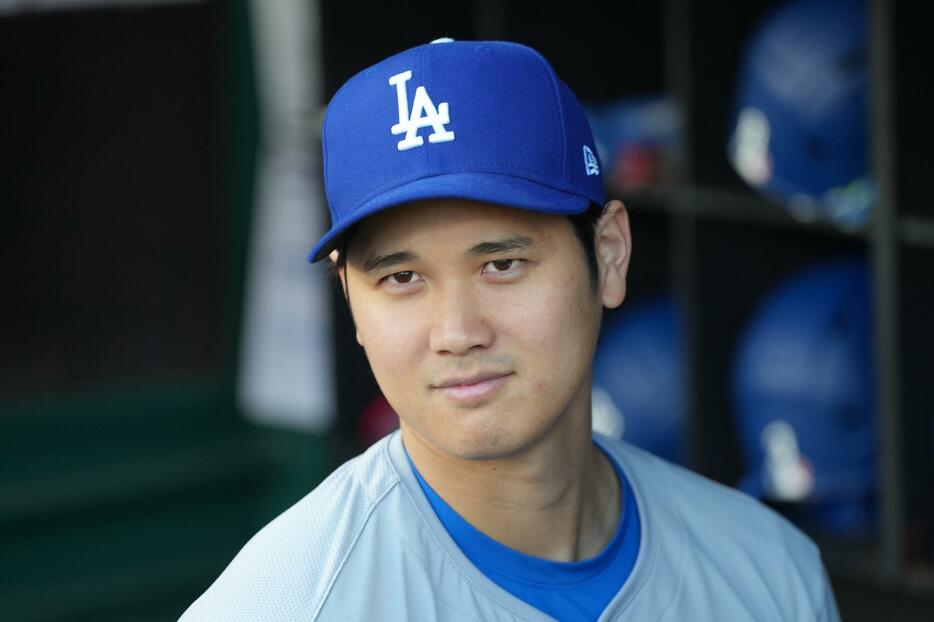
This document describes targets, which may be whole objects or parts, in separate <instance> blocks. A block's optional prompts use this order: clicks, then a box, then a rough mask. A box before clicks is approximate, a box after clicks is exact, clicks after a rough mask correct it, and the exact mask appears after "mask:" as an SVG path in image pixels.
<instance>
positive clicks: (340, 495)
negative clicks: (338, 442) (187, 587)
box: [182, 440, 399, 622]
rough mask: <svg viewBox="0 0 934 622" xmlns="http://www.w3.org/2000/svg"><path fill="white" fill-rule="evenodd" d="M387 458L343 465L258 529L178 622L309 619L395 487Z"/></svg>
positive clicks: (366, 457) (380, 447) (377, 455)
mask: <svg viewBox="0 0 934 622" xmlns="http://www.w3.org/2000/svg"><path fill="white" fill-rule="evenodd" d="M385 452H386V440H384V441H381V442H379V443H377V444H376V445H374V446H373V447H371V448H370V449H368V450H367V451H366V452H365V453H363V454H361V455H360V456H357V457H356V458H353V459H352V460H349V461H348V462H345V463H344V464H343V465H341V466H340V467H339V468H338V469H336V470H335V471H334V472H333V473H331V475H329V476H328V477H327V478H326V479H325V480H324V481H322V482H321V483H320V484H319V485H318V486H317V487H316V488H315V489H314V490H312V491H311V492H310V493H308V494H307V495H306V496H305V497H304V498H302V499H301V500H299V501H298V502H297V503H296V504H295V505H293V506H292V507H290V508H289V509H288V510H286V511H285V512H283V513H282V514H280V515H279V516H278V517H276V518H275V519H274V520H273V521H272V522H270V523H269V524H267V525H266V526H265V527H263V528H262V529H261V530H260V531H259V532H257V533H256V535H254V536H253V537H252V538H251V539H250V540H249V542H247V543H246V544H245V545H244V547H243V548H242V549H241V550H240V552H239V553H238V554H237V556H236V557H235V558H234V559H233V561H231V562H230V564H229V565H228V566H227V568H226V569H225V570H224V572H223V573H222V574H221V575H220V577H218V579H217V580H216V581H215V582H214V584H212V585H211V587H210V588H208V590H207V591H206V592H205V593H204V594H203V595H202V596H201V597H200V598H199V599H198V600H197V601H195V602H194V603H193V604H192V605H191V607H190V608H189V609H188V610H187V611H186V612H185V614H184V615H183V616H182V620H183V621H184V622H193V621H202V620H235V621H244V622H245V621H247V620H250V621H252V620H273V619H283V620H286V619H299V618H301V619H304V618H305V617H308V618H309V619H310V618H311V617H312V616H313V615H314V612H315V610H316V609H317V608H318V607H319V606H320V604H321V603H322V602H323V600H324V598H325V597H326V595H327V591H328V590H329V589H330V586H331V584H332V583H333V581H334V580H335V578H336V577H337V575H338V574H339V573H340V570H341V567H342V565H343V564H344V563H345V562H346V560H347V558H348V556H349V555H350V554H351V553H352V551H353V549H354V547H355V546H356V545H357V543H358V541H359V539H360V536H361V534H362V533H363V531H364V529H365V527H366V525H367V523H368V522H369V521H370V519H371V516H372V515H373V513H374V512H375V511H376V510H377V508H378V507H379V506H380V501H381V500H382V499H383V498H384V497H385V496H386V495H387V494H388V493H390V492H391V491H392V490H393V489H394V488H395V487H396V485H397V484H398V480H399V478H398V474H397V473H396V472H395V470H394V469H393V467H392V464H391V462H390V461H389V460H388V459H387V458H386V456H385Z"/></svg>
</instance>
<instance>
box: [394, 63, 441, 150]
mask: <svg viewBox="0 0 934 622" xmlns="http://www.w3.org/2000/svg"><path fill="white" fill-rule="evenodd" d="M411 79H412V71H411V70H409V71H403V72H402V73H397V74H396V75H394V76H392V77H391V78H389V84H391V85H393V86H395V87H396V99H397V100H398V103H399V122H398V123H396V124H395V125H393V126H392V133H393V135H398V134H402V133H405V138H403V139H402V140H400V141H399V144H398V145H396V147H397V148H398V149H399V151H406V150H407V149H411V148H413V147H421V146H422V145H423V144H425V140H424V139H423V138H422V137H421V136H419V135H418V130H419V129H420V128H423V127H431V128H432V129H433V130H434V131H433V132H432V133H431V134H429V135H428V142H430V143H446V142H450V141H452V140H454V132H452V131H450V130H448V129H447V128H446V127H444V126H445V125H446V124H448V123H450V122H451V118H450V117H449V116H448V103H447V102H441V103H440V104H438V107H437V108H435V103H434V102H433V101H431V97H429V96H428V91H426V90H425V87H424V86H420V87H418V88H417V89H415V98H414V99H413V100H412V114H411V115H409V94H408V91H407V87H406V84H407V83H408V81H409V80H411Z"/></svg>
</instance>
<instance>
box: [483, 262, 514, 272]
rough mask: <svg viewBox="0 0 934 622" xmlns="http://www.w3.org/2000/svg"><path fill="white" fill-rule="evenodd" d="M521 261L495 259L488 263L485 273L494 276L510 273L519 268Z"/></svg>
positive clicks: (484, 267)
mask: <svg viewBox="0 0 934 622" xmlns="http://www.w3.org/2000/svg"><path fill="white" fill-rule="evenodd" d="M521 261H522V260H521V259H495V260H493V261H489V262H487V263H486V264H485V265H484V266H483V271H484V272H491V273H493V274H497V273H503V272H510V271H512V270H515V269H516V268H518V267H519V263H520V262H521Z"/></svg>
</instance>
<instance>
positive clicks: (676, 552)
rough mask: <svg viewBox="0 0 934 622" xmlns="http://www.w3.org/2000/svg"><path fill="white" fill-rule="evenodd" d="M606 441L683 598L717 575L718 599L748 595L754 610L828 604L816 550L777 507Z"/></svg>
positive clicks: (740, 601) (811, 607)
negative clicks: (672, 567)
mask: <svg viewBox="0 0 934 622" xmlns="http://www.w3.org/2000/svg"><path fill="white" fill-rule="evenodd" d="M608 448H610V449H611V451H612V452H613V453H614V454H615V455H617V456H618V457H619V459H620V462H621V463H622V464H623V467H624V470H625V472H626V475H627V477H628V478H631V479H632V482H631V483H632V486H633V488H634V489H637V490H638V494H637V498H639V499H640V500H641V501H642V502H643V505H644V506H645V507H644V508H640V510H643V511H644V512H643V511H640V514H643V513H644V515H645V517H646V520H647V521H648V522H649V525H648V526H647V528H648V529H649V530H651V531H652V532H653V533H654V536H653V537H654V539H656V540H660V541H661V543H660V544H659V547H660V550H661V551H664V554H666V555H668V556H669V558H670V559H672V560H673V561H674V563H675V565H676V566H677V567H678V568H679V573H680V575H681V579H680V580H681V581H683V582H684V583H686V584H687V585H682V586H681V593H682V595H683V596H684V597H685V598H686V599H687V600H688V601H689V600H691V598H690V597H689V593H690V592H691V590H692V589H693V587H698V590H704V591H707V590H708V588H709V587H710V585H711V582H712V581H713V582H715V581H717V580H722V582H723V585H722V586H721V587H720V588H719V589H718V592H719V594H720V598H721V599H722V600H726V599H729V598H735V600H736V603H735V604H736V605H737V607H743V606H746V605H745V604H744V602H743V601H745V600H747V599H751V601H752V602H754V603H755V605H754V606H755V607H756V608H758V609H756V612H757V613H756V615H765V613H763V612H764V611H769V610H771V611H773V612H781V613H782V615H792V616H793V615H796V614H794V613H791V612H789V610H788V608H789V607H796V606H803V607H805V609H806V610H807V611H809V612H810V613H809V614H808V615H811V616H813V615H814V612H815V611H820V610H822V609H824V608H827V607H832V606H833V603H832V602H827V601H828V598H830V599H832V596H829V595H828V594H829V593H828V589H829V588H828V586H827V583H826V576H825V573H824V567H823V563H822V562H821V558H820V551H819V550H818V548H817V546H816V545H815V544H814V543H813V542H812V541H811V539H810V538H809V537H807V536H806V535H805V534H804V533H802V532H801V531H800V530H799V529H798V528H797V527H795V526H794V525H792V524H791V523H790V522H789V521H788V520H786V519H785V518H784V517H782V516H781V515H779V514H778V513H777V512H775V511H773V510H772V509H770V508H768V507H766V506H765V505H763V504H762V503H761V502H759V501H758V500H757V499H754V498H753V497H750V496H749V495H747V494H745V493H743V492H740V491H738V490H736V489H733V488H729V487H727V486H724V485H722V484H719V483H717V482H714V481H712V480H710V479H707V478H705V477H703V476H701V475H699V474H697V473H695V472H693V471H690V470H688V469H685V468H683V467H680V466H678V465H674V464H671V463H669V462H666V461H664V460H662V459H660V458H657V457H655V456H653V455H651V454H648V453H646V452H644V451H642V450H639V449H637V448H635V447H632V446H631V445H627V444H626V443H621V442H612V441H611V442H610V443H609V444H608ZM692 577H698V578H699V579H698V580H697V581H696V583H697V586H692V585H690V584H691V582H692V581H694V579H692ZM705 586H706V587H705ZM731 591H732V592H733V594H732V595H730V594H729V592H731ZM701 597H703V596H702V595H701ZM768 601H772V602H768ZM805 603H806V604H805ZM770 608H771V609H770ZM748 612H749V613H752V610H748ZM831 619H832V618H831Z"/></svg>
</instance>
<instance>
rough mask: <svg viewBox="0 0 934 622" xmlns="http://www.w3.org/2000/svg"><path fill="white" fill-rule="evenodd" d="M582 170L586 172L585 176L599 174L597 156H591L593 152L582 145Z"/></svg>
mask: <svg viewBox="0 0 934 622" xmlns="http://www.w3.org/2000/svg"><path fill="white" fill-rule="evenodd" d="M584 170H586V171H587V175H599V174H600V163H599V162H598V161H597V156H595V155H594V154H593V151H591V150H590V147H588V146H587V145H584Z"/></svg>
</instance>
